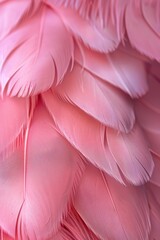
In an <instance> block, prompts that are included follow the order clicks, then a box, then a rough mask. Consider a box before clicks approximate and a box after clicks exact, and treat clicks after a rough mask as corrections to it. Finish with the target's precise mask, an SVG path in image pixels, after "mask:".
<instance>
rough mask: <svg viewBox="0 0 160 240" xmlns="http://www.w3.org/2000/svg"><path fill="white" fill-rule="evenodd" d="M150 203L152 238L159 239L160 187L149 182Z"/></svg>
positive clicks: (153, 239)
mask: <svg viewBox="0 0 160 240" xmlns="http://www.w3.org/2000/svg"><path fill="white" fill-rule="evenodd" d="M147 196H148V204H149V208H150V220H151V233H150V238H149V239H150V240H157V239H159V226H160V201H159V199H160V188H159V187H157V186H155V185H154V184H151V183H149V184H147Z"/></svg>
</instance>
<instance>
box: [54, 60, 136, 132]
mask: <svg viewBox="0 0 160 240" xmlns="http://www.w3.org/2000/svg"><path fill="white" fill-rule="evenodd" d="M56 92H58V94H59V95H60V96H61V98H63V99H64V100H66V101H69V102H70V103H73V104H75V105H76V106H78V107H80V108H81V109H82V110H84V111H85V112H86V113H87V114H89V115H91V116H92V117H94V118H96V119H97V120H99V121H100V122H102V123H103V124H105V125H108V126H111V127H113V128H116V129H119V130H121V131H126V132H128V131H129V130H130V129H131V128H132V127H133V125H134V120H135V116H134V111H133V107H132V103H131V100H130V99H129V98H128V97H127V96H126V95H125V94H124V93H123V92H122V91H120V90H118V89H117V88H114V87H112V86H111V85H109V84H107V83H105V82H103V81H101V80H100V79H98V78H97V77H96V76H95V75H92V74H91V73H89V72H88V71H87V70H85V69H83V70H82V69H81V67H80V66H79V65H78V64H75V66H74V68H73V70H72V72H71V73H69V74H68V75H67V76H66V77H65V78H64V80H63V82H62V83H61V84H60V85H59V86H58V87H57V88H56ZM113 105H114V108H113Z"/></svg>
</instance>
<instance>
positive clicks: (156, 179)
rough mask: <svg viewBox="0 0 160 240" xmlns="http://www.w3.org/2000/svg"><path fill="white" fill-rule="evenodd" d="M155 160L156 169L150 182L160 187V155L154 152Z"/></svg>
mask: <svg viewBox="0 0 160 240" xmlns="http://www.w3.org/2000/svg"><path fill="white" fill-rule="evenodd" d="M152 156H153V160H154V165H155V167H154V171H153V174H152V176H151V179H150V182H151V183H152V184H154V185H156V186H158V187H160V175H159V173H160V156H157V155H155V154H152Z"/></svg>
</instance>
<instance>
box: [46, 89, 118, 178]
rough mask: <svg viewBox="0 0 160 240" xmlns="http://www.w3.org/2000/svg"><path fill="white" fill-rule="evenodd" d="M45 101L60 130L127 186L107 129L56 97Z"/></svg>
mask: <svg viewBox="0 0 160 240" xmlns="http://www.w3.org/2000/svg"><path fill="white" fill-rule="evenodd" d="M42 98H43V101H44V103H45V104H46V106H47V108H48V111H49V112H50V114H51V116H52V117H53V119H54V122H55V126H56V128H57V130H58V131H59V132H60V133H61V134H62V135H63V136H64V137H65V138H66V139H67V140H68V141H69V142H70V143H71V144H72V145H73V146H74V147H75V148H76V149H77V150H79V151H80V152H81V154H83V155H84V156H85V157H86V158H87V159H88V160H89V161H90V162H91V163H93V164H94V165H95V166H97V167H99V168H100V169H102V170H104V171H106V172H107V173H108V174H110V175H112V176H114V177H115V178H116V179H118V180H119V181H120V182H123V179H122V176H121V174H120V172H119V169H118V166H117V164H116V163H115V161H114V159H113V158H112V156H111V155H110V152H109V151H108V147H107V142H106V128H105V126H103V125H102V124H100V123H99V122H97V121H96V120H94V119H93V118H91V117H90V116H88V115H86V114H85V113H84V112H82V111H81V110H80V109H78V108H75V107H74V106H72V105H71V104H67V103H65V102H63V101H61V100H60V99H59V98H58V97H57V96H56V94H54V93H51V92H47V93H44V94H43V96H42ZM64 116H65V117H64Z"/></svg>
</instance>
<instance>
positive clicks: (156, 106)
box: [135, 77, 160, 156]
mask: <svg viewBox="0 0 160 240" xmlns="http://www.w3.org/2000/svg"><path fill="white" fill-rule="evenodd" d="M159 91H160V83H159V82H158V81H157V80H156V79H155V78H154V77H150V78H149V92H148V93H147V94H146V95H145V96H144V97H143V98H142V99H141V101H137V102H136V104H135V110H136V116H137V120H138V121H139V124H140V125H141V127H142V128H143V130H144V132H145V135H146V138H147V141H148V145H149V148H150V149H151V151H152V152H155V153H156V154H158V155H159V156H160V144H159V136H160V129H159V120H160V99H159Z"/></svg>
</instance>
